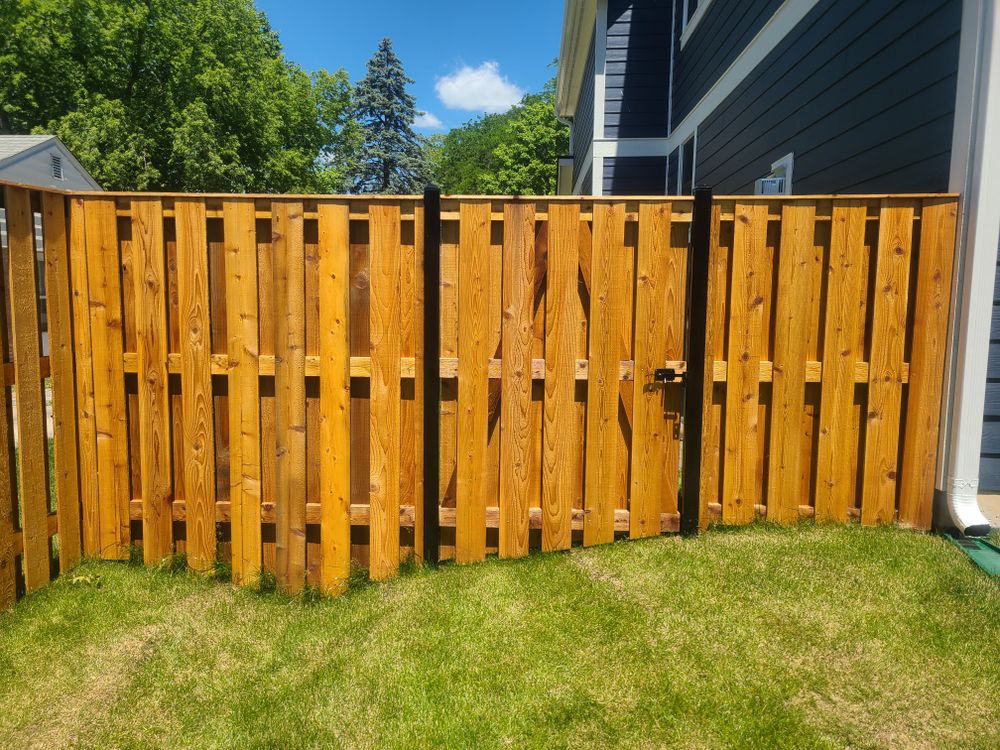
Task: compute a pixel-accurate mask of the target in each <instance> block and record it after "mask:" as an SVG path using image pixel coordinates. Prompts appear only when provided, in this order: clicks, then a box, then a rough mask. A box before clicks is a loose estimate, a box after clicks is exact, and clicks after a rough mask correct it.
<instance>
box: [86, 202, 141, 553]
mask: <svg viewBox="0 0 1000 750" xmlns="http://www.w3.org/2000/svg"><path fill="white" fill-rule="evenodd" d="M84 213H85V215H86V225H87V248H86V254H87V274H88V277H89V278H88V282H89V294H90V331H91V342H92V345H93V348H92V353H93V374H94V385H93V387H94V426H95V431H96V436H97V438H96V445H97V472H96V476H97V484H98V506H99V516H100V523H99V529H100V537H99V542H98V549H97V550H96V552H97V554H99V555H100V556H101V557H103V558H105V559H119V560H120V559H125V558H127V557H128V545H129V541H130V535H129V513H128V503H129V500H130V498H129V494H130V493H129V466H128V424H127V422H126V414H125V388H124V385H123V383H124V380H125V375H124V371H123V370H124V368H123V363H122V355H123V349H124V342H123V340H122V332H123V330H124V329H123V325H122V304H121V299H122V297H121V256H120V253H119V251H118V229H117V226H116V218H115V201H114V200H113V199H103V198H102V199H88V200H87V201H86V202H85V203H84Z"/></svg>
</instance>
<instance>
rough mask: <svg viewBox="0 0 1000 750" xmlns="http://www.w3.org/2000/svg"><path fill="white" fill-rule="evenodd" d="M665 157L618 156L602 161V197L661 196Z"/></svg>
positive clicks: (664, 178)
mask: <svg viewBox="0 0 1000 750" xmlns="http://www.w3.org/2000/svg"><path fill="white" fill-rule="evenodd" d="M666 180H667V157H665V156H618V157H614V158H611V159H605V160H604V181H603V189H604V195H663V194H664V192H665V191H664V188H665V186H666Z"/></svg>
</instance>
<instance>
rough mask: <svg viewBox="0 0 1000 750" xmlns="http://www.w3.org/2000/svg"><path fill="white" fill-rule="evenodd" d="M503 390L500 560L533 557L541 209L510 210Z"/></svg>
mask: <svg viewBox="0 0 1000 750" xmlns="http://www.w3.org/2000/svg"><path fill="white" fill-rule="evenodd" d="M503 265H504V273H503V301H502V308H503V314H502V318H503V332H502V337H503V338H502V343H501V352H502V353H503V359H502V362H501V373H500V390H501V393H502V394H503V395H502V398H501V402H500V408H501V414H500V428H501V430H502V433H501V445H500V452H501V455H500V556H501V557H523V556H524V555H526V554H528V490H529V471H530V468H531V456H530V451H531V423H530V410H531V343H532V334H533V331H532V324H533V323H532V318H533V317H534V309H533V308H534V304H533V303H534V297H535V205H534V204H533V203H515V204H508V205H506V206H505V207H504V248H503Z"/></svg>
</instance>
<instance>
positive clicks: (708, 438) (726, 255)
mask: <svg viewBox="0 0 1000 750" xmlns="http://www.w3.org/2000/svg"><path fill="white" fill-rule="evenodd" d="M721 214H722V209H721V207H720V206H719V205H718V204H717V203H716V204H713V205H712V223H711V227H710V229H709V261H708V263H709V270H708V290H707V293H708V300H707V302H706V310H705V317H706V320H705V321H704V325H705V361H704V367H705V379H704V383H703V386H704V391H703V392H704V394H705V397H704V399H703V401H702V420H703V421H702V448H701V477H699V478H698V480H699V483H700V487H699V489H700V502H699V507H698V528H700V529H704V528H706V527H707V526H708V521H709V516H708V506H709V504H714V503H718V502H719V501H720V500H721V493H722V469H723V465H722V463H723V462H722V430H723V426H724V423H725V413H724V411H723V399H724V398H725V389H724V388H723V387H719V388H716V387H715V363H716V361H717V360H724V359H725V358H726V320H727V312H728V308H729V300H728V298H727V296H726V289H727V279H728V278H729V260H730V247H729V245H726V244H724V243H723V232H722V216H721ZM729 236H730V237H731V234H730V235H729ZM692 323H693V324H694V325H697V324H698V323H699V321H692ZM688 481H693V478H688Z"/></svg>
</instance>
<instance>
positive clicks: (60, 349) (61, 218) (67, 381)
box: [42, 192, 80, 573]
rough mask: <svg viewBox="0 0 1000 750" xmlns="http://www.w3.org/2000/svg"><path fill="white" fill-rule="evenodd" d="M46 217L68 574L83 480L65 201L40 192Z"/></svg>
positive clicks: (58, 473) (62, 552)
mask: <svg viewBox="0 0 1000 750" xmlns="http://www.w3.org/2000/svg"><path fill="white" fill-rule="evenodd" d="M42 215H43V236H44V246H45V289H46V320H47V322H48V332H49V371H50V373H51V374H50V377H51V380H52V430H53V441H54V445H53V458H54V460H55V472H54V473H55V488H54V491H55V497H56V516H57V519H58V525H59V570H60V572H62V573H65V572H66V571H67V570H69V569H70V568H72V567H73V566H74V565H76V563H77V562H79V560H80V476H79V465H78V463H77V447H76V446H77V437H76V435H77V432H76V397H75V385H74V382H73V359H74V357H75V352H74V347H73V320H72V315H73V312H72V307H71V302H70V267H69V244H68V240H69V236H68V233H67V226H66V198H65V197H64V196H62V195H58V194H56V193H48V192H45V193H42Z"/></svg>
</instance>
